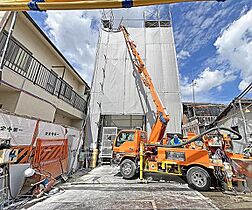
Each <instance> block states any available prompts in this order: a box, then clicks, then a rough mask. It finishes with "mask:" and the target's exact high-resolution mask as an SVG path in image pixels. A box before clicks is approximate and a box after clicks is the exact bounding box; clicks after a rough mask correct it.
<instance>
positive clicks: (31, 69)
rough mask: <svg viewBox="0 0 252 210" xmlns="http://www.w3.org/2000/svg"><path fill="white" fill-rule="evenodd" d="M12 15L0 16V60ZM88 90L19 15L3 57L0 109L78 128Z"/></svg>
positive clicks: (24, 16)
mask: <svg viewBox="0 0 252 210" xmlns="http://www.w3.org/2000/svg"><path fill="white" fill-rule="evenodd" d="M13 16H14V13H9V12H3V13H1V14H0V32H1V33H0V57H1V56H3V51H4V50H3V49H4V46H5V43H6V40H7V36H8V33H9V30H10V27H11V22H12V20H13ZM88 93H89V86H88V84H87V83H86V82H85V81H84V80H83V78H82V77H81V76H80V75H79V74H78V73H77V71H76V70H75V69H74V68H73V67H72V65H71V64H70V63H69V61H67V60H66V58H65V57H64V56H63V55H62V54H61V52H60V51H59V50H58V49H57V48H56V47H55V46H54V44H53V43H52V42H51V41H50V40H49V38H48V37H47V36H46V35H45V33H44V32H43V31H42V30H41V29H40V28H39V26H38V25H37V24H36V23H35V22H34V21H33V19H32V18H31V17H30V16H29V14H28V13H26V12H19V13H18V14H17V17H16V21H15V25H14V31H13V33H12V36H11V38H10V41H9V45H8V49H7V52H6V53H5V56H4V62H3V69H2V75H1V84H0V108H1V109H3V110H7V111H9V112H12V113H15V114H18V115H25V116H29V117H35V118H39V119H42V120H46V121H50V122H55V123H59V124H63V125H68V126H72V127H76V128H80V127H81V125H82V122H83V119H84V118H85V114H86V109H87V98H88Z"/></svg>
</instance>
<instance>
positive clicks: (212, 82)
mask: <svg viewBox="0 0 252 210" xmlns="http://www.w3.org/2000/svg"><path fill="white" fill-rule="evenodd" d="M235 78H236V77H235V75H233V74H232V73H231V72H228V71H226V72H225V71H221V70H211V69H210V68H206V69H204V70H203V71H202V72H201V73H200V74H199V75H198V77H197V78H196V79H195V80H194V83H195V86H194V91H195V94H196V96H197V97H198V98H196V100H197V99H200V100H202V99H204V98H205V99H207V98H208V97H207V96H208V94H209V91H210V90H213V89H214V88H216V89H217V91H221V89H222V84H225V83H226V82H230V81H233V80H235ZM181 92H182V96H183V99H184V100H188V98H190V97H191V96H192V82H190V81H189V79H188V78H187V77H185V78H182V79H181ZM197 101H198V100H197Z"/></svg>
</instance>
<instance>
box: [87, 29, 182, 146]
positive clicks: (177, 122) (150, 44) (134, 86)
mask: <svg viewBox="0 0 252 210" xmlns="http://www.w3.org/2000/svg"><path fill="white" fill-rule="evenodd" d="M128 31H129V33H130V35H131V38H132V40H134V41H135V44H136V45H137V49H138V51H139V52H140V55H141V57H142V58H143V60H144V62H145V63H146V66H147V69H148V71H149V73H150V75H151V77H152V79H153V82H154V85H155V88H156V90H157V92H158V93H159V95H160V98H161V100H162V101H163V103H164V105H165V106H166V108H167V112H168V113H169V114H170V118H171V120H170V122H169V123H168V126H167V132H169V133H181V118H182V105H181V97H180V89H179V77H178V68H177V61H176V53H175V46H174V39H173V33H172V27H155V28H128ZM97 47H98V49H97V50H98V51H97V55H96V65H95V70H94V75H93V81H92V87H91V96H90V97H91V98H90V109H89V124H88V127H89V128H88V132H89V133H88V139H89V140H90V141H91V142H92V143H94V145H92V146H93V147H94V148H95V147H96V141H97V136H98V128H99V120H100V115H143V114H145V115H146V121H147V132H148V133H149V132H150V129H151V125H152V124H153V123H154V121H155V119H154V118H153V116H155V112H156V107H155V105H154V103H153V102H152V98H151V95H150V93H149V91H148V89H147V88H146V87H145V86H144V85H143V84H142V81H141V79H140V78H139V75H138V74H137V73H136V72H134V70H133V65H132V61H131V59H130V56H129V53H128V51H127V47H126V44H125V41H124V37H123V34H122V33H121V32H117V33H115V32H106V31H103V30H102V31H101V34H100V39H99V43H98V46H97Z"/></svg>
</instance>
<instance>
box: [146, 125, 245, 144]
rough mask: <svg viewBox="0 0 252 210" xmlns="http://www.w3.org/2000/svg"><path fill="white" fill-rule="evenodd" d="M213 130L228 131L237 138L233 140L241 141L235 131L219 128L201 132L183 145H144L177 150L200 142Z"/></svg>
mask: <svg viewBox="0 0 252 210" xmlns="http://www.w3.org/2000/svg"><path fill="white" fill-rule="evenodd" d="M215 130H225V131H229V132H231V133H233V134H235V135H236V136H237V138H233V140H241V139H242V136H241V135H240V134H239V133H237V132H236V131H234V130H232V129H229V128H225V127H220V128H218V127H215V128H211V129H209V130H207V131H205V132H203V133H202V134H200V135H198V136H196V137H194V138H192V139H191V140H189V141H187V142H183V143H181V144H178V145H156V144H146V146H156V147H164V148H177V147H182V146H185V145H187V144H190V143H192V142H194V141H202V138H201V137H202V136H204V135H206V134H208V133H210V132H212V131H215Z"/></svg>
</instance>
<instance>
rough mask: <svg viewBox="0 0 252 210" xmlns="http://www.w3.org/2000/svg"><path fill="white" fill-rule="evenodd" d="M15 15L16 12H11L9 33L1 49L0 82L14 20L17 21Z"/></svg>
mask: <svg viewBox="0 0 252 210" xmlns="http://www.w3.org/2000/svg"><path fill="white" fill-rule="evenodd" d="M17 14H18V12H13V17H12V21H11V25H10V29H9V33H8V36H7V39H6V42H5V45H4V49H3V54H2V57H1V60H0V80H2V74H3V68H4V59H5V56H6V53H7V50H8V46H9V42H10V39H11V35H12V33H13V31H14V27H15V23H16V19H17Z"/></svg>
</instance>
